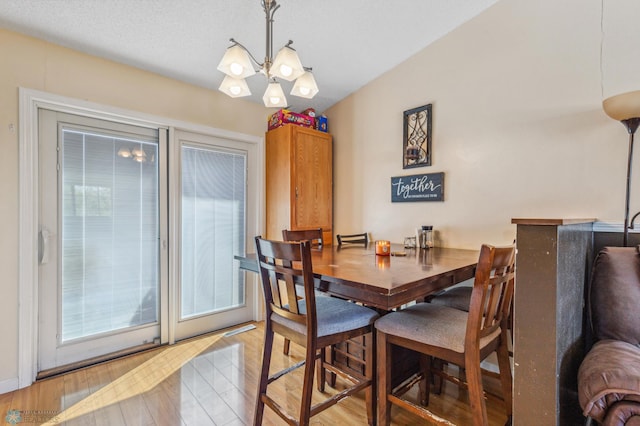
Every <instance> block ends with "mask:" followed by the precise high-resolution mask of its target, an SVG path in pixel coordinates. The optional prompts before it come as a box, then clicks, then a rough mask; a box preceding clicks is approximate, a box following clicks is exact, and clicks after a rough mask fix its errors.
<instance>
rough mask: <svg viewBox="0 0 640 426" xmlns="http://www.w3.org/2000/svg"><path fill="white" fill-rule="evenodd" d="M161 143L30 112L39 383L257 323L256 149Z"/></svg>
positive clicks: (187, 138)
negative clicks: (60, 371) (71, 369)
mask: <svg viewBox="0 0 640 426" xmlns="http://www.w3.org/2000/svg"><path fill="white" fill-rule="evenodd" d="M172 135H173V136H172V139H171V142H169V140H168V131H167V129H158V128H155V129H154V128H146V127H141V126H133V125H128V124H123V123H118V122H111V121H106V120H98V119H94V118H87V117H82V116H76V115H71V114H64V113H60V112H54V111H48V110H40V113H39V139H40V140H39V150H38V157H39V199H40V201H39V213H38V216H39V222H40V225H39V226H40V229H39V231H40V232H39V237H40V241H39V268H38V289H39V290H38V312H39V315H38V318H39V324H38V334H39V335H38V371H43V370H49V369H54V368H58V367H61V366H67V365H69V364H73V363H77V362H84V361H85V360H87V359H90V358H94V357H102V356H111V355H112V354H116V353H122V351H134V350H135V349H136V348H137V347H141V345H145V346H146V345H149V344H161V343H173V342H174V341H176V340H180V339H184V338H187V337H191V336H195V335H198V334H202V333H206V332H210V331H214V330H217V329H220V328H224V327H229V326H232V325H236V324H238V323H241V322H246V321H249V320H252V319H254V317H255V316H256V308H255V295H254V291H253V288H254V287H255V286H254V285H253V278H254V277H251V280H252V285H249V286H248V285H247V283H246V281H245V273H244V272H240V270H239V268H238V262H237V261H235V260H234V255H236V254H244V252H245V247H246V245H247V243H248V242H249V243H250V242H251V238H252V236H253V235H255V234H256V223H257V221H256V215H257V206H256V204H257V203H256V202H255V199H256V198H257V197H256V193H255V191H256V189H255V188H254V187H255V183H256V182H257V178H256V173H257V171H256V170H257V169H258V167H257V166H256V163H257V158H256V157H257V155H256V154H255V153H256V151H257V149H256V144H250V143H247V142H240V141H238V140H230V139H225V138H218V137H213V136H208V135H202V134H194V133H190V132H185V131H179V130H175V131H173V133H172ZM169 145H171V147H169ZM169 151H171V152H170V153H171V155H167V154H168V153H169ZM169 159H170V160H171V161H168V160H169ZM249 182H254V184H253V185H249Z"/></svg>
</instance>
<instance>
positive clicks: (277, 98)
mask: <svg viewBox="0 0 640 426" xmlns="http://www.w3.org/2000/svg"><path fill="white" fill-rule="evenodd" d="M262 101H263V102H264V105H265V106H266V107H274V108H276V107H277V108H284V107H286V106H287V98H285V96H284V92H283V91H282V87H281V86H280V83H277V82H271V83H269V86H267V90H266V91H265V92H264V96H263V97H262Z"/></svg>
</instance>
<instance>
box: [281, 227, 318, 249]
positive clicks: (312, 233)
mask: <svg viewBox="0 0 640 426" xmlns="http://www.w3.org/2000/svg"><path fill="white" fill-rule="evenodd" d="M282 239H283V240H284V241H304V240H309V241H311V246H312V247H322V245H323V244H324V242H323V240H322V228H315V229H296V230H290V229H283V230H282Z"/></svg>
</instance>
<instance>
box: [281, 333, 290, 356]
mask: <svg viewBox="0 0 640 426" xmlns="http://www.w3.org/2000/svg"><path fill="white" fill-rule="evenodd" d="M290 346H291V340H289V339H287V338H286V337H285V339H284V344H283V345H282V353H283V354H285V355H289V347H290Z"/></svg>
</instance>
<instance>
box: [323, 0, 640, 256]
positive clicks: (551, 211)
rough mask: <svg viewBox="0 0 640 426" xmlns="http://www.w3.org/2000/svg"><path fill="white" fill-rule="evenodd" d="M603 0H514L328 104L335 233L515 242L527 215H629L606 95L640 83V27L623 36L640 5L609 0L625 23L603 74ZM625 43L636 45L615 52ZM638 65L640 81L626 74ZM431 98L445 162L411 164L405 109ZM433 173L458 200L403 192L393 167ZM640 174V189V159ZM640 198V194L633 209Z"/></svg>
mask: <svg viewBox="0 0 640 426" xmlns="http://www.w3.org/2000/svg"><path fill="white" fill-rule="evenodd" d="M622 3H626V6H625V7H627V9H626V11H625V12H624V13H622V12H620V9H622V8H623V5H622ZM600 4H601V3H600V1H599V0H586V1H584V0H565V1H556V0H543V1H530V0H501V1H499V2H498V3H497V4H496V5H494V6H493V7H491V8H490V9H488V10H487V11H485V12H484V13H483V14H481V15H480V16H478V17H476V18H475V19H474V20H472V21H470V22H468V23H466V24H465V25H463V26H462V27H460V28H458V29H456V30H455V31H453V32H451V33H450V34H448V35H447V36H445V37H444V38H442V39H441V40H439V41H437V42H436V43H434V44H433V45H431V46H430V47H428V48H426V49H425V50H423V51H422V52H420V53H418V54H417V55H415V56H414V57H412V58H410V59H409V60H407V61H406V62H405V63H403V64H402V65H400V66H398V67H396V68H394V69H393V70H391V71H389V72H388V73H386V74H385V75H383V76H382V77H380V78H378V79H377V80H376V81H374V82H372V83H371V84H369V85H367V86H366V87H364V88H363V89H361V90H359V91H358V92H357V93H355V94H353V95H352V96H350V97H349V98H347V99H346V100H344V101H342V102H340V103H339V104H337V105H335V106H334V107H332V108H331V109H330V110H328V111H327V115H328V117H329V128H330V131H331V132H332V133H333V135H334V138H335V144H334V146H335V148H334V155H335V160H334V162H335V163H334V164H335V172H334V173H335V174H334V181H335V198H334V200H335V201H334V203H335V204H334V231H335V232H336V233H340V232H347V233H348V232H350V231H361V230H366V231H369V232H371V233H372V234H373V238H374V239H377V238H384V239H389V240H392V241H398V242H401V241H402V237H403V236H405V235H411V234H412V232H413V230H414V229H415V227H417V226H419V225H421V224H431V225H433V226H434V228H435V229H436V230H437V231H438V237H439V241H440V244H442V245H444V246H449V247H467V248H477V247H479V245H480V244H481V243H483V242H487V243H492V244H504V243H509V242H510V241H511V240H512V239H513V238H514V236H515V226H514V225H511V224H510V221H511V218H514V217H573V218H588V217H595V218H598V219H599V220H602V221H610V222H617V223H621V221H622V215H623V210H624V187H625V173H626V159H627V147H628V145H627V133H626V131H625V129H624V128H623V126H622V125H621V124H619V123H617V122H615V121H613V120H611V119H609V118H608V117H607V116H606V115H605V114H604V113H603V111H602V108H601V101H602V93H603V92H604V93H605V95H607V96H608V95H611V94H613V93H615V91H621V90H632V89H635V90H638V89H640V81H639V80H638V78H637V76H638V71H637V70H638V69H640V57H638V56H637V55H635V57H633V58H629V57H632V56H634V55H631V54H629V53H631V52H632V51H634V49H633V48H632V46H635V47H637V45H638V40H640V38H639V37H640V34H634V38H630V37H629V34H628V31H627V32H626V36H627V37H629V38H627V39H625V40H624V43H622V38H620V39H618V40H617V41H615V42H614V41H613V40H612V37H613V36H616V37H622V36H621V35H620V34H616V32H618V33H620V31H619V30H620V27H621V26H624V24H625V23H626V24H628V25H627V26H626V27H628V28H636V27H637V25H636V24H637V23H633V22H632V21H633V20H627V22H623V16H628V15H630V16H632V17H633V16H634V17H636V21H637V17H638V16H640V5H639V4H638V3H637V2H636V3H633V2H632V1H621V2H606V1H605V12H606V17H607V18H611V19H613V18H614V15H616V16H615V19H616V20H615V21H613V22H612V23H610V22H609V21H608V20H605V22H604V24H605V26H604V27H605V36H606V37H605V41H606V43H605V44H604V48H605V50H604V54H605V55H604V56H605V57H606V59H607V60H608V62H606V63H605V64H604V66H603V68H604V69H605V71H606V76H605V77H606V78H605V80H604V81H603V82H602V84H601V79H600V42H601V29H600V28H601V24H600ZM616 8H617V9H616ZM614 9H615V10H614ZM614 12H615V13H614ZM614 28H615V29H616V31H613V29H614ZM636 31H637V30H636ZM623 33H624V32H623ZM607 37H608V38H607ZM630 43H631V44H630ZM621 44H622V45H623V46H624V47H626V52H627V54H626V55H624V56H623V55H621V54H620V52H614V51H613V50H614V49H613V47H614V46H620V45H621ZM619 50H620V51H622V50H624V49H619ZM629 60H631V61H633V63H632V64H629V63H628V62H629ZM625 61H626V62H625ZM623 65H624V67H623ZM629 65H635V70H636V72H635V75H634V77H635V80H631V81H629V80H630V77H629V76H628V75H624V73H623V72H622V71H623V69H622V68H624V70H625V71H626V70H628V69H629ZM623 83H627V84H626V87H625V84H623ZM629 83H633V84H635V88H633V87H632V86H633V84H629ZM601 85H602V88H601ZM607 92H609V93H607ZM428 103H432V104H433V163H432V164H433V165H432V166H431V167H420V168H414V169H407V170H403V169H402V112H403V111H404V110H408V109H411V108H414V107H418V106H421V105H424V104H428ZM429 172H445V201H444V202H418V203H391V202H390V177H391V176H402V175H411V174H418V173H429ZM636 177H637V178H636V179H634V181H635V183H634V188H636V194H639V193H638V188H640V182H638V178H640V169H638V170H637V171H636ZM638 209H640V196H638V195H636V196H635V197H633V196H632V205H631V211H632V214H633V212H635V211H637V210H638Z"/></svg>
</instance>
